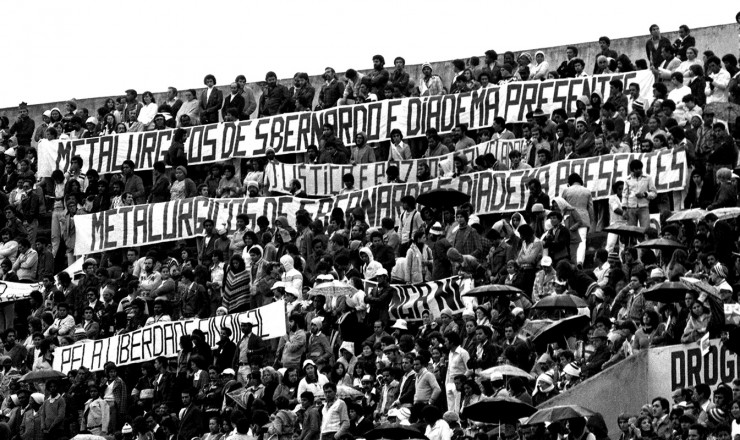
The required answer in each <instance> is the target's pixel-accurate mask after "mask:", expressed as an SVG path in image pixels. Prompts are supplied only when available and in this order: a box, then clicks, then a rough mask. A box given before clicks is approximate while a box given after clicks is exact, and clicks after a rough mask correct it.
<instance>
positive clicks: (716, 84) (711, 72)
mask: <svg viewBox="0 0 740 440" xmlns="http://www.w3.org/2000/svg"><path fill="white" fill-rule="evenodd" d="M707 76H708V79H707V86H706V88H705V89H704V94H705V95H707V104H711V103H713V102H727V97H728V92H727V85H728V84H729V83H730V72H728V71H727V70H725V68H724V67H722V61H720V59H719V58H718V57H711V58H709V59H708V60H707Z"/></svg>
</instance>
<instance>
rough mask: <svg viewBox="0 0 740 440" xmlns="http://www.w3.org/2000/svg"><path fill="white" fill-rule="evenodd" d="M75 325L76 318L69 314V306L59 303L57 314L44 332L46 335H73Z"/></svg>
mask: <svg viewBox="0 0 740 440" xmlns="http://www.w3.org/2000/svg"><path fill="white" fill-rule="evenodd" d="M74 327H75V319H74V318H73V317H72V316H70V315H69V306H68V305H67V304H66V303H61V304H58V305H57V316H56V318H55V319H54V322H52V323H51V325H50V326H49V328H47V329H46V331H45V332H44V336H54V335H58V336H71V335H72V331H73V330H74Z"/></svg>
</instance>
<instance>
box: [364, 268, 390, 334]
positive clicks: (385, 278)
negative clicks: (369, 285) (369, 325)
mask: <svg viewBox="0 0 740 440" xmlns="http://www.w3.org/2000/svg"><path fill="white" fill-rule="evenodd" d="M375 278H376V282H377V283H378V284H377V286H375V287H374V288H373V289H372V290H371V291H370V293H369V294H368V295H367V296H366V297H365V302H366V303H367V304H369V305H370V319H372V320H373V321H380V322H382V323H383V326H384V327H385V326H387V325H388V323H389V321H390V314H389V312H388V307H390V304H391V300H392V299H393V288H392V287H391V285H390V283H389V279H390V277H389V275H388V271H387V270H385V269H384V268H380V269H378V270H377V271H376V272H375Z"/></svg>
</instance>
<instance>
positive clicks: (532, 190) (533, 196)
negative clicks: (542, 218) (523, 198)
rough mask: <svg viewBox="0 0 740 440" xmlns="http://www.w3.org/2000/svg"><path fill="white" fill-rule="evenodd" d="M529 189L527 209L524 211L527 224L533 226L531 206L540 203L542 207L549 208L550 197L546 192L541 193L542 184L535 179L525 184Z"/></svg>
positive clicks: (533, 217) (533, 216) (533, 215)
mask: <svg viewBox="0 0 740 440" xmlns="http://www.w3.org/2000/svg"><path fill="white" fill-rule="evenodd" d="M527 187H528V188H529V198H528V199H527V208H526V209H525V210H524V212H525V214H526V215H527V223H528V224H533V223H534V222H535V220H536V218H535V217H536V215H535V214H533V213H532V206H533V205H534V204H535V203H540V204H542V206H550V196H549V195H547V193H546V192H544V191H542V182H540V181H539V180H537V179H532V180H530V181H529V182H528V183H527Z"/></svg>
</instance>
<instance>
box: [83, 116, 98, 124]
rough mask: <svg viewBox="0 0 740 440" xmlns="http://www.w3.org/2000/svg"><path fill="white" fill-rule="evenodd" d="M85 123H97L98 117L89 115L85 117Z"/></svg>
mask: <svg viewBox="0 0 740 440" xmlns="http://www.w3.org/2000/svg"><path fill="white" fill-rule="evenodd" d="M85 124H95V125H98V119H97V118H96V117H95V116H90V117H89V118H87V121H85Z"/></svg>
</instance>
